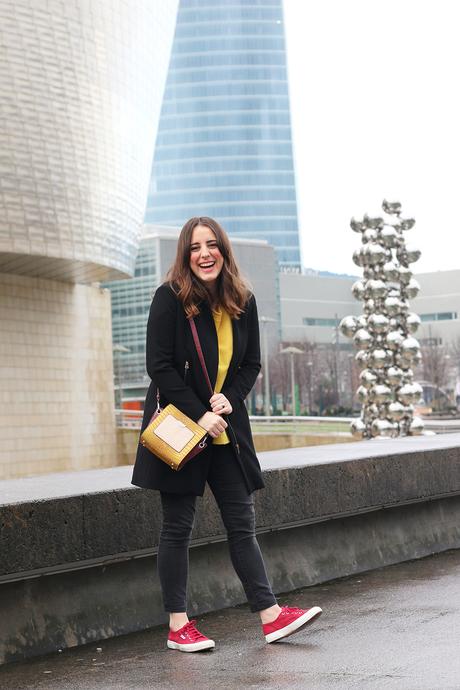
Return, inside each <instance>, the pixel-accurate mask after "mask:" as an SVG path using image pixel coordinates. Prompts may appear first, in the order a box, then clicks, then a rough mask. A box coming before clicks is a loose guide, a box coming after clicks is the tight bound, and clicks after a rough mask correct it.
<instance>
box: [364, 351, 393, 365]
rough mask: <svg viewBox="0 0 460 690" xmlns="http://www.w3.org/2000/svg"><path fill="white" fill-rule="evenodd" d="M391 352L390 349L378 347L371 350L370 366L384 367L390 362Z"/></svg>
mask: <svg viewBox="0 0 460 690" xmlns="http://www.w3.org/2000/svg"><path fill="white" fill-rule="evenodd" d="M390 359H391V353H389V352H388V350H383V349H382V348H378V349H376V350H371V351H370V352H369V359H368V360H367V361H368V362H369V366H371V367H374V369H383V368H384V367H385V366H387V364H388V363H389V362H390Z"/></svg>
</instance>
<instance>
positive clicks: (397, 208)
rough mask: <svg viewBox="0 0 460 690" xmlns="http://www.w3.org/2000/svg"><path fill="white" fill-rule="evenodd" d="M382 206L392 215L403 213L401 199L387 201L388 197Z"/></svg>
mask: <svg viewBox="0 0 460 690" xmlns="http://www.w3.org/2000/svg"><path fill="white" fill-rule="evenodd" d="M382 208H383V210H384V211H385V213H389V214H390V215H394V214H398V213H401V208H402V206H401V203H400V202H399V201H387V200H386V199H384V200H383V202H382Z"/></svg>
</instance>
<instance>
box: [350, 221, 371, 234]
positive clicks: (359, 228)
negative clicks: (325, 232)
mask: <svg viewBox="0 0 460 690" xmlns="http://www.w3.org/2000/svg"><path fill="white" fill-rule="evenodd" d="M350 227H351V229H352V230H354V231H355V232H363V231H364V230H365V229H366V228H367V225H366V223H365V222H364V220H363V219H361V220H358V219H357V218H352V219H351V220H350Z"/></svg>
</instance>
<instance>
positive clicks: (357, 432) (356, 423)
mask: <svg viewBox="0 0 460 690" xmlns="http://www.w3.org/2000/svg"><path fill="white" fill-rule="evenodd" d="M350 431H351V434H352V436H353V437H354V438H357V439H361V438H363V436H364V432H365V431H366V425H365V424H364V422H363V420H362V419H354V420H353V421H352V422H351V424H350Z"/></svg>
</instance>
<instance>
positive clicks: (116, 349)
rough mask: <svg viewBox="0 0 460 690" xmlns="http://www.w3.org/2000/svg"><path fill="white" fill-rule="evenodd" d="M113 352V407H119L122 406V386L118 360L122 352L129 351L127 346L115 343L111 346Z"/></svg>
mask: <svg viewBox="0 0 460 690" xmlns="http://www.w3.org/2000/svg"><path fill="white" fill-rule="evenodd" d="M112 350H113V354H114V357H113V358H114V364H115V366H114V369H115V380H116V384H117V385H116V386H115V409H116V410H118V409H121V406H122V399H123V396H122V387H121V362H120V356H121V353H122V352H131V350H130V349H129V347H125V346H124V345H121V344H120V343H115V345H113V347H112Z"/></svg>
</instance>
